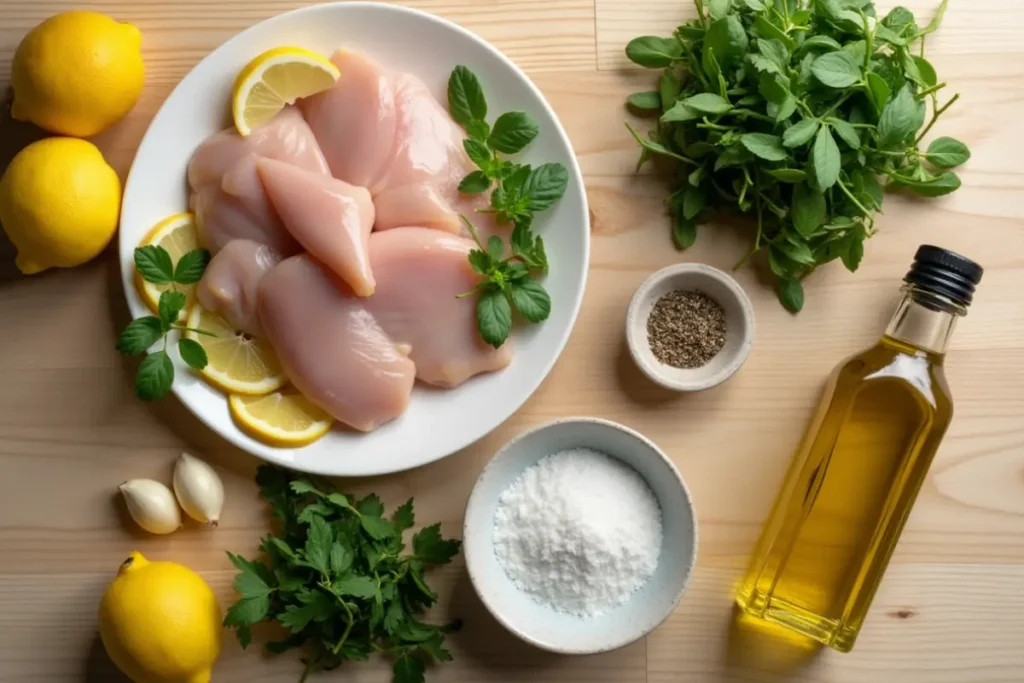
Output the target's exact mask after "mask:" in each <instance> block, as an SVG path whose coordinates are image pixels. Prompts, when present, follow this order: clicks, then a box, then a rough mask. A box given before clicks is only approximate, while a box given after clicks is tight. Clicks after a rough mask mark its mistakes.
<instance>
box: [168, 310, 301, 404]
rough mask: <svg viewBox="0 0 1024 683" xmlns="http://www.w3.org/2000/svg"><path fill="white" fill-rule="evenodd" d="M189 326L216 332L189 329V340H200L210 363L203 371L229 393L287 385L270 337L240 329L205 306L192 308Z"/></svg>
mask: <svg viewBox="0 0 1024 683" xmlns="http://www.w3.org/2000/svg"><path fill="white" fill-rule="evenodd" d="M187 326H188V327H189V328H190V329H191V330H203V331H205V332H209V333H210V334H212V335H214V336H210V335H206V334H200V333H197V332H192V331H188V332H185V336H186V337H187V338H188V339H193V340H195V341H197V342H199V343H200V344H201V345H202V347H203V349H204V350H205V351H206V358H207V364H206V367H205V368H203V369H202V370H199V373H200V374H201V375H202V376H203V377H205V378H206V380H207V381H209V382H210V384H212V385H214V386H215V387H217V388H219V389H223V390H224V391H226V392H228V393H232V394H248V395H255V396H259V395H262V394H269V393H270V392H272V391H276V390H277V389H280V388H281V387H283V386H284V384H285V381H286V378H285V376H284V370H282V369H281V363H280V362H278V360H277V355H276V354H275V353H274V348H273V347H272V346H271V345H270V342H268V341H267V340H265V339H257V338H255V337H252V336H250V335H248V334H245V333H243V332H240V331H239V330H236V329H235V328H234V327H232V326H231V325H230V324H228V322H227V321H226V320H224V318H222V317H220V316H219V315H217V314H216V313H211V312H210V311H208V310H206V309H205V308H203V307H202V306H195V307H194V308H193V309H192V313H191V314H189V316H188V325H187Z"/></svg>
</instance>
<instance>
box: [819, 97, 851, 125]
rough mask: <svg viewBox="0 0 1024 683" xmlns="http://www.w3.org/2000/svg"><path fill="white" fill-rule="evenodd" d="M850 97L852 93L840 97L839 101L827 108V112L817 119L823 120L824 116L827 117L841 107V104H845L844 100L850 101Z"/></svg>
mask: <svg viewBox="0 0 1024 683" xmlns="http://www.w3.org/2000/svg"><path fill="white" fill-rule="evenodd" d="M852 95H853V92H848V93H846V94H845V95H843V96H842V97H840V98H839V100H838V101H837V102H836V103H835V104H833V105H832V106H831V107H829V108H828V110H827V111H826V112H825V113H824V114H822V115H821V116H819V117H818V118H819V119H823V118H825V117H826V116H829V115H830V114H831V113H832V112H834V111H835V110H836V109H838V108H839V107H840V106H842V104H843V103H844V102H846V100H848V99H850V97H851V96H852Z"/></svg>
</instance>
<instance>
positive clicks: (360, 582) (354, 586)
mask: <svg viewBox="0 0 1024 683" xmlns="http://www.w3.org/2000/svg"><path fill="white" fill-rule="evenodd" d="M331 591H333V592H334V593H336V594H337V595H351V596H353V597H356V598H371V597H373V596H374V595H375V594H376V593H377V582H376V581H374V580H373V579H370V578H368V577H365V576H349V577H347V578H344V579H338V580H337V581H335V582H334V583H332V584H331Z"/></svg>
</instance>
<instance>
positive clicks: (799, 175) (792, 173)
mask: <svg viewBox="0 0 1024 683" xmlns="http://www.w3.org/2000/svg"><path fill="white" fill-rule="evenodd" d="M765 173H767V174H768V175H770V176H771V177H773V178H776V179H778V180H781V181H782V182H784V183H799V182H801V181H802V180H805V179H806V178H807V173H806V172H804V171H801V170H799V169H795V168H769V169H766V170H765Z"/></svg>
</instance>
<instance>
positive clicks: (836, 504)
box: [737, 245, 982, 652]
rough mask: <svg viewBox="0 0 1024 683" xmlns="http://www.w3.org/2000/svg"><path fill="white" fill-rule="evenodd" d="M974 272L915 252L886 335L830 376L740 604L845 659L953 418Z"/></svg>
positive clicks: (952, 258) (947, 254)
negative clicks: (954, 364) (956, 353)
mask: <svg viewBox="0 0 1024 683" xmlns="http://www.w3.org/2000/svg"><path fill="white" fill-rule="evenodd" d="M981 275H982V269H981V267H980V266H978V265H977V264H976V263H974V262H973V261H970V260H968V259H966V258H964V257H963V256H960V255H959V254H956V253H953V252H951V251H947V250H945V249H940V248H938V247H933V246H930V245H923V246H921V247H920V248H919V249H918V251H917V254H916V255H915V257H914V264H913V265H912V266H911V268H910V272H909V273H908V274H907V276H906V278H904V282H905V285H904V286H903V289H902V291H903V293H904V297H903V300H902V301H901V302H900V304H899V306H898V308H897V309H896V312H895V314H894V315H893V317H892V321H891V322H890V323H889V327H888V328H887V329H886V332H885V336H883V337H882V338H881V340H879V342H878V343H877V344H875V345H874V346H873V347H871V348H869V349H867V350H866V351H863V352H862V353H859V354H857V355H855V356H853V357H851V358H849V359H847V360H845V361H843V362H842V363H840V364H839V365H838V366H837V367H836V369H835V370H834V371H833V373H832V375H831V376H830V379H829V381H828V384H827V386H826V388H825V392H824V395H823V397H822V399H821V402H820V404H819V407H818V411H817V413H816V414H815V416H814V418H813V420H812V421H811V424H810V426H809V428H808V431H807V434H806V436H805V437H804V440H803V442H802V444H801V445H800V447H799V449H798V450H797V452H796V456H795V457H794V459H793V463H792V465H791V466H790V470H789V473H788V474H787V476H786V479H785V482H784V484H783V486H782V490H781V491H780V492H779V495H778V498H777V499H776V501H775V505H774V507H773V509H772V511H771V513H770V515H769V517H768V520H767V522H766V523H765V526H764V530H763V532H762V535H761V539H760V541H759V542H758V544H757V546H756V548H755V550H754V554H753V557H752V558H751V562H750V566H749V569H748V571H747V574H746V576H745V577H744V579H743V582H742V584H741V585H740V589H739V592H738V594H737V602H738V604H739V606H740V608H741V609H742V610H743V611H744V612H745V613H746V614H748V615H750V616H754V617H757V618H760V619H764V620H767V621H769V622H773V623H776V624H779V625H782V626H785V627H788V628H790V629H792V630H794V631H796V632H798V633H801V634H803V635H805V636H808V637H810V638H813V639H814V640H817V641H819V642H822V643H824V644H826V645H829V646H831V647H834V648H836V649H837V650H840V651H842V652H848V651H849V650H850V649H851V648H852V647H853V644H854V641H855V640H856V638H857V634H858V632H859V631H860V628H861V625H862V624H863V622H864V617H865V615H866V614H867V611H868V608H869V607H870V605H871V600H872V598H873V597H874V595H875V591H876V590H877V589H878V585H879V583H880V582H881V579H882V574H883V573H884V572H885V569H886V566H887V565H888V563H889V558H890V556H891V555H892V551H893V549H894V548H895V546H896V542H897V541H898V540H899V536H900V532H901V531H902V530H903V525H904V522H905V521H906V519H907V516H908V515H909V513H910V508H911V506H912V505H913V503H914V499H915V498H916V497H917V493H918V491H919V490H920V488H921V484H922V483H923V482H924V480H925V477H926V476H927V472H928V468H929V466H930V465H931V462H932V458H933V457H934V455H935V451H936V450H937V449H938V447H939V442H940V441H941V440H942V436H943V434H945V432H946V428H947V427H948V426H949V422H950V419H951V418H952V415H953V402H952V398H951V396H950V394H949V387H948V385H947V384H946V378H945V374H944V372H943V360H944V354H945V352H946V345H947V343H948V342H949V338H950V336H951V334H952V332H953V327H954V324H955V323H956V320H957V318H959V317H960V316H963V315H965V314H966V313H967V307H968V305H970V303H971V298H972V295H973V293H974V288H975V285H977V284H978V282H979V281H980V280H981Z"/></svg>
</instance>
